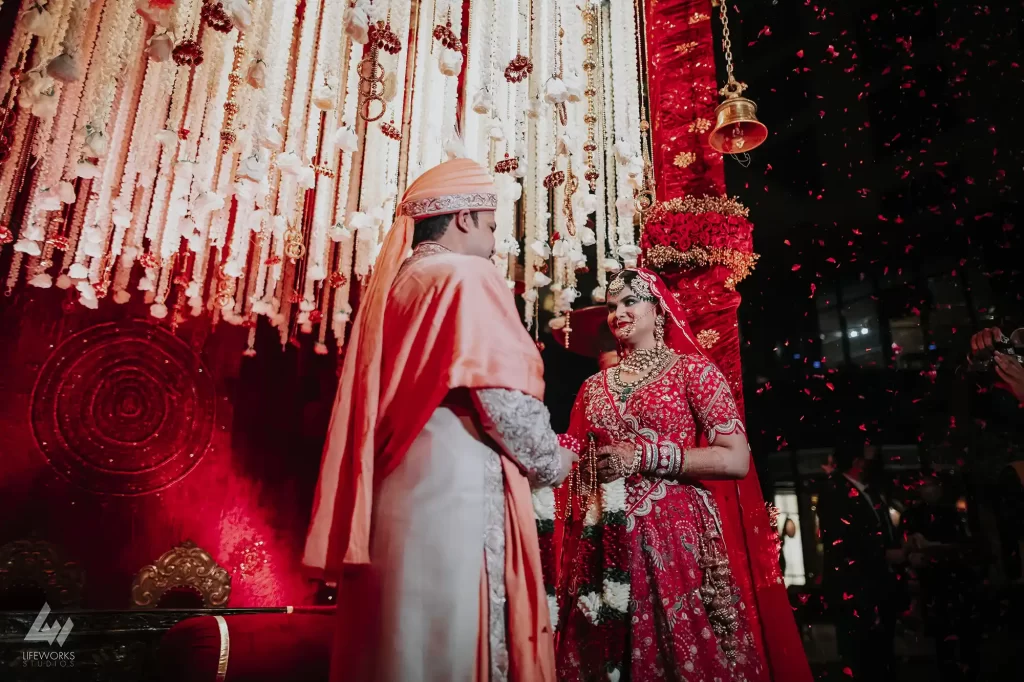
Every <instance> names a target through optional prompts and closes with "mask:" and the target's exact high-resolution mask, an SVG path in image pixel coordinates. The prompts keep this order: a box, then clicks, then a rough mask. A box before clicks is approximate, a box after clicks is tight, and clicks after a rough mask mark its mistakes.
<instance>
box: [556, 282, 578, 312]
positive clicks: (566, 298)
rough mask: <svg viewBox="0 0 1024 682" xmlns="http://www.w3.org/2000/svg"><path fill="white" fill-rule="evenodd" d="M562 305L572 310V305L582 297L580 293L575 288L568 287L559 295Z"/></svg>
mask: <svg viewBox="0 0 1024 682" xmlns="http://www.w3.org/2000/svg"><path fill="white" fill-rule="evenodd" d="M558 297H559V299H560V300H561V302H562V305H563V306H565V307H566V308H571V307H572V304H573V303H574V302H575V301H576V299H577V298H579V297H580V292H579V291H578V290H577V289H576V288H575V287H566V288H564V289H562V291H561V293H559V295H558Z"/></svg>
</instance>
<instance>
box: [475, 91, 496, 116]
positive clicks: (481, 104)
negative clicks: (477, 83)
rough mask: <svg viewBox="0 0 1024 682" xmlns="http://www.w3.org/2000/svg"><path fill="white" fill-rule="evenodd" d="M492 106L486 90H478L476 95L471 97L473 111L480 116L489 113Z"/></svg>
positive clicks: (488, 92)
mask: <svg viewBox="0 0 1024 682" xmlns="http://www.w3.org/2000/svg"><path fill="white" fill-rule="evenodd" d="M493 106H494V104H493V103H492V102H491V93H490V91H489V90H488V89H487V88H480V89H479V90H477V91H476V94H475V95H473V111H475V112H476V113H478V114H480V115H481V116H486V115H487V114H489V113H491V108H492V107H493Z"/></svg>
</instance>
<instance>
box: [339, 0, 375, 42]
mask: <svg viewBox="0 0 1024 682" xmlns="http://www.w3.org/2000/svg"><path fill="white" fill-rule="evenodd" d="M369 9H370V3H369V2H368V1H364V0H358V1H357V2H356V3H354V4H353V5H352V6H351V7H347V8H345V14H344V15H343V17H342V23H343V24H344V25H345V34H346V35H347V36H349V37H350V38H352V41H353V42H356V43H359V44H360V45H365V44H366V41H367V40H369V29H370V18H369V17H368V16H367V13H368V11H369Z"/></svg>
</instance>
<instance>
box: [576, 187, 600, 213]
mask: <svg viewBox="0 0 1024 682" xmlns="http://www.w3.org/2000/svg"><path fill="white" fill-rule="evenodd" d="M580 205H581V206H582V207H583V210H584V211H585V212H586V213H587V215H590V214H591V213H596V212H597V207H598V203H597V195H595V194H591V193H590V192H587V193H586V194H585V195H583V200H582V201H581V202H580Z"/></svg>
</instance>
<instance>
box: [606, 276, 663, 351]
mask: <svg viewBox="0 0 1024 682" xmlns="http://www.w3.org/2000/svg"><path fill="white" fill-rule="evenodd" d="M657 317H658V309H657V306H656V305H655V304H654V303H652V302H650V301H648V300H645V299H642V298H640V297H638V296H637V295H636V294H635V293H633V289H632V288H631V287H630V286H629V285H628V284H627V285H626V286H625V287H623V288H622V290H621V291H619V292H618V293H616V294H612V295H609V296H608V327H609V328H610V329H611V330H612V334H614V335H615V338H616V340H618V341H619V343H622V344H625V345H627V346H644V347H646V346H649V345H653V344H654V325H655V320H656V319H657Z"/></svg>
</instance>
